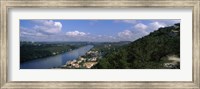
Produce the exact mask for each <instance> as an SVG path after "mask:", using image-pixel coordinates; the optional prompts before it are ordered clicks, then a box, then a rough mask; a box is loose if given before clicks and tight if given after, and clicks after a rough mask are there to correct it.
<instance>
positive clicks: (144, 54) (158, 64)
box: [93, 23, 180, 69]
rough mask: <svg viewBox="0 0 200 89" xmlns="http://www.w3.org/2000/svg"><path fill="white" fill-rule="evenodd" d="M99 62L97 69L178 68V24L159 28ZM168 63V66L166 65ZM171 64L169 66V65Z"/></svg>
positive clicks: (105, 56)
mask: <svg viewBox="0 0 200 89" xmlns="http://www.w3.org/2000/svg"><path fill="white" fill-rule="evenodd" d="M117 49H118V50H116V51H113V52H112V53H109V54H107V55H104V57H103V58H102V59H100V60H99V62H98V64H97V65H95V66H94V67H93V68H97V69H124V68H127V69H164V68H167V69H168V68H176V69H177V68H180V63H179V61H176V62H174V61H173V60H170V59H169V58H171V56H172V57H177V58H178V59H179V58H180V23H177V24H175V25H173V26H169V27H164V28H159V29H158V30H156V31H154V32H151V33H150V34H149V35H147V36H144V37H142V38H139V39H138V40H136V41H134V42H131V43H130V44H128V45H127V46H122V47H120V48H117ZM167 63H168V64H167ZM170 63H171V64H170Z"/></svg>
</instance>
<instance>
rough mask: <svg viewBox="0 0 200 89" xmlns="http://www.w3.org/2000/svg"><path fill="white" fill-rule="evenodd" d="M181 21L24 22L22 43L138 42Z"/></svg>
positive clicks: (22, 24)
mask: <svg viewBox="0 0 200 89" xmlns="http://www.w3.org/2000/svg"><path fill="white" fill-rule="evenodd" d="M175 23H180V20H170V19H167V20H166V19H165V20H147V19H146V20H37V19H35V20H20V41H34V42H37V41H38V42H44V41H45V42H55V41H65V42H67V41H69V42H72V41H73V42H74V41H88V42H119V41H134V40H137V39H138V38H141V37H143V36H145V35H148V34H149V33H150V32H153V31H155V30H158V28H160V27H166V26H172V25H174V24H175Z"/></svg>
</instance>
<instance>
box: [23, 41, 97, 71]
mask: <svg viewBox="0 0 200 89" xmlns="http://www.w3.org/2000/svg"><path fill="white" fill-rule="evenodd" d="M92 48H93V45H86V46H82V47H79V48H77V49H74V50H71V51H69V52H65V53H62V54H58V55H55V56H50V57H45V58H38V59H36V60H31V61H28V62H24V63H20V69H51V68H55V67H60V66H62V65H65V64H66V62H67V61H70V60H73V59H77V58H79V57H80V56H83V55H85V54H86V52H88V51H89V50H90V49H92Z"/></svg>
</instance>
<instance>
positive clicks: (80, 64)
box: [56, 50, 100, 69]
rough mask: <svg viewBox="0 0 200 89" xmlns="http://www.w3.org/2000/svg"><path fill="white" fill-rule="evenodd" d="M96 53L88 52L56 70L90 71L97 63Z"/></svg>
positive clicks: (97, 56) (97, 53)
mask: <svg viewBox="0 0 200 89" xmlns="http://www.w3.org/2000/svg"><path fill="white" fill-rule="evenodd" d="M99 57H100V55H99V52H98V51H91V50H90V51H88V52H86V54H85V55H83V56H80V57H78V58H77V59H74V60H70V61H67V62H66V64H65V65H63V66H61V67H57V68H56V69H59V68H61V69H91V68H92V67H93V66H94V65H96V64H97V63H98V60H99Z"/></svg>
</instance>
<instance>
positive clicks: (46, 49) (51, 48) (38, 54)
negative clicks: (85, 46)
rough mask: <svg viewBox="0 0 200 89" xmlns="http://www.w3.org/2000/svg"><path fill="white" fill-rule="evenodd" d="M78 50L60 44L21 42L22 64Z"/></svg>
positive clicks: (73, 46) (72, 46)
mask: <svg viewBox="0 0 200 89" xmlns="http://www.w3.org/2000/svg"><path fill="white" fill-rule="evenodd" d="M77 48H79V46H75V45H68V44H60V43H53V44H47V43H38V42H26V43H25V42H21V44H20V63H23V62H27V61H30V60H37V59H39V58H45V57H50V56H55V55H58V54H62V53H65V52H68V51H71V50H74V49H77Z"/></svg>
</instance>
